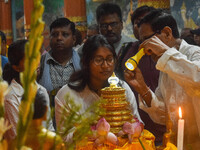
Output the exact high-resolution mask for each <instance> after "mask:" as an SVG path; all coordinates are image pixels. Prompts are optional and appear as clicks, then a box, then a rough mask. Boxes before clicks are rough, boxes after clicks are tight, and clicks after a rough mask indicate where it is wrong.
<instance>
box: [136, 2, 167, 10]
mask: <svg viewBox="0 0 200 150" xmlns="http://www.w3.org/2000/svg"><path fill="white" fill-rule="evenodd" d="M144 5H147V6H153V7H155V8H165V9H170V1H169V0H167V1H153V2H138V6H137V7H141V6H144Z"/></svg>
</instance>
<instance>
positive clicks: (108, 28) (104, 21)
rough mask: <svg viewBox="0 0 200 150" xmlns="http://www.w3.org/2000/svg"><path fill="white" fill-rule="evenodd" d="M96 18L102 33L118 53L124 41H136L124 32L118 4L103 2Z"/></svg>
mask: <svg viewBox="0 0 200 150" xmlns="http://www.w3.org/2000/svg"><path fill="white" fill-rule="evenodd" d="M96 20H97V23H98V25H99V31H100V34H102V35H104V36H105V37H106V39H107V40H108V42H109V43H110V44H112V45H113V46H114V48H115V52H116V54H117V55H118V54H119V52H120V49H121V47H122V45H123V44H124V43H128V42H133V41H135V39H133V38H130V37H128V36H126V35H124V34H123V33H122V29H123V22H122V13H121V9H120V7H119V6H118V5H117V4H113V3H102V4H101V5H99V6H98V7H97V9H96Z"/></svg>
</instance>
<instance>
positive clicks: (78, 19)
mask: <svg viewBox="0 0 200 150" xmlns="http://www.w3.org/2000/svg"><path fill="white" fill-rule="evenodd" d="M67 18H68V19H69V20H70V21H72V22H74V23H75V22H86V21H87V17H86V16H76V17H67Z"/></svg>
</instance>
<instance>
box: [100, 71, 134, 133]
mask: <svg viewBox="0 0 200 150" xmlns="http://www.w3.org/2000/svg"><path fill="white" fill-rule="evenodd" d="M108 82H109V83H110V86H109V87H105V88H103V89H102V90H101V99H102V103H101V107H102V108H103V109H104V110H105V113H104V114H103V115H102V117H104V118H105V119H106V121H107V122H108V123H109V124H110V127H111V128H110V131H111V132H112V133H114V134H117V133H118V132H119V131H120V130H122V126H123V124H124V123H125V122H134V118H133V115H132V113H131V110H130V108H129V102H128V101H126V95H125V89H124V88H122V87H119V86H117V84H118V82H119V79H118V78H117V77H116V76H115V74H114V73H113V75H112V76H111V77H110V78H109V80H108Z"/></svg>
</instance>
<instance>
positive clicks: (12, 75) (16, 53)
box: [3, 40, 27, 84]
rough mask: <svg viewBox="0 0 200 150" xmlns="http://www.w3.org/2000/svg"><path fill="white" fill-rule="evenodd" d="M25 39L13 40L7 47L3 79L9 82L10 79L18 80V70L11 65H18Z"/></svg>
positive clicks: (22, 54) (21, 57) (22, 56)
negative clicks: (6, 60) (6, 61)
mask: <svg viewBox="0 0 200 150" xmlns="http://www.w3.org/2000/svg"><path fill="white" fill-rule="evenodd" d="M26 42H27V40H18V41H15V42H13V43H12V44H11V45H10V46H9V48H8V60H9V62H8V63H7V64H6V65H5V67H4V69H3V79H4V80H5V81H7V82H8V83H9V84H10V83H11V81H12V79H15V80H19V72H17V71H15V70H14V69H13V68H12V65H19V63H20V61H21V60H22V59H23V58H24V56H25V55H24V51H25V44H26Z"/></svg>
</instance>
